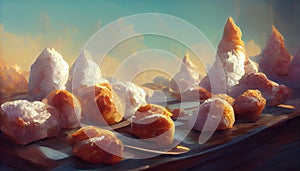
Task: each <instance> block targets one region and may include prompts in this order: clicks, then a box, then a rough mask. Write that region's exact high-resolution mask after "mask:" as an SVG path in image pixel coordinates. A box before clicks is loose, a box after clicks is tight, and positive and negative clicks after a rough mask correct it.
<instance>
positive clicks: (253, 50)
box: [245, 40, 261, 57]
mask: <svg viewBox="0 0 300 171" xmlns="http://www.w3.org/2000/svg"><path fill="white" fill-rule="evenodd" d="M245 51H246V56H248V57H252V56H257V55H259V54H260V53H261V48H260V46H259V45H257V44H256V43H255V41H254V40H250V41H248V42H247V43H246V44H245Z"/></svg>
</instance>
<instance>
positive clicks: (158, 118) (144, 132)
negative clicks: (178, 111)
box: [131, 104, 175, 146]
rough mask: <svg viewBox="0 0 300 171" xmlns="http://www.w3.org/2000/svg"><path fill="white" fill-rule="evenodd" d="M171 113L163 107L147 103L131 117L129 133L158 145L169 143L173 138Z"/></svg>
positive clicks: (173, 130)
mask: <svg viewBox="0 0 300 171" xmlns="http://www.w3.org/2000/svg"><path fill="white" fill-rule="evenodd" d="M171 116H172V114H171V113H170V112H169V111H168V110H167V109H166V108H164V107H162V106H159V105H154V104H147V105H145V106H142V107H140V108H139V109H138V111H137V112H136V113H135V114H134V116H133V117H132V122H131V133H132V134H133V135H135V136H136V137H138V138H140V139H146V140H149V141H151V142H154V143H155V144H157V145H159V146H167V145H170V144H171V143H172V142H173V140H174V134H175V125H174V122H173V120H172V119H171Z"/></svg>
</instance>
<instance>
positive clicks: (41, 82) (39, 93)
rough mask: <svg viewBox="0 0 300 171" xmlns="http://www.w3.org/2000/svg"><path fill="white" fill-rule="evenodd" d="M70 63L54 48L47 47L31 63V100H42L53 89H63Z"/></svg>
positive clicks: (29, 89)
mask: <svg viewBox="0 0 300 171" xmlns="http://www.w3.org/2000/svg"><path fill="white" fill-rule="evenodd" d="M68 77H69V65H68V63H67V62H66V61H65V60H64V59H63V57H62V55H61V54H59V53H58V52H57V51H55V50H54V48H45V49H44V50H43V51H42V53H41V54H40V55H39V56H38V57H37V59H36V61H35V62H34V63H33V64H32V65H31V69H30V77H29V83H28V94H29V98H30V100H41V99H43V98H44V97H45V96H47V95H48V94H49V93H50V92H51V91H52V90H63V89H65V84H66V82H67V80H68Z"/></svg>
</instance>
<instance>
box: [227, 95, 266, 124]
mask: <svg viewBox="0 0 300 171" xmlns="http://www.w3.org/2000/svg"><path fill="white" fill-rule="evenodd" d="M265 105H266V99H265V98H263V96H262V94H261V92H260V91H259V90H247V91H246V92H244V93H243V94H242V95H240V96H239V97H237V98H236V100H235V102H234V105H233V109H234V113H235V116H236V118H237V119H238V120H243V121H247V122H254V121H256V120H257V119H258V118H259V116H260V114H261V112H262V110H263V109H264V107H265Z"/></svg>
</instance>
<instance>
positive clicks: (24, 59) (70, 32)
mask: <svg viewBox="0 0 300 171" xmlns="http://www.w3.org/2000/svg"><path fill="white" fill-rule="evenodd" d="M42 21H43V22H42V23H41V25H42V28H43V29H42V30H43V31H44V32H40V33H39V34H37V35H25V34H15V33H12V32H9V31H6V30H5V27H4V26H3V25H2V24H1V23H0V38H1V39H0V40H1V49H0V50H1V53H0V61H1V60H3V61H4V62H5V63H9V64H17V65H19V66H20V67H21V68H22V69H23V70H29V69H30V66H31V64H32V63H33V62H34V61H35V59H36V57H37V56H38V55H39V54H40V53H41V51H42V50H43V49H44V48H46V47H53V48H54V49H56V50H57V51H58V52H59V53H61V54H62V55H63V57H64V58H65V60H66V61H67V62H68V63H69V64H70V63H72V62H73V61H74V59H75V58H76V57H77V55H78V52H79V49H76V45H75V43H74V42H73V41H72V40H73V37H74V35H76V34H77V33H78V29H77V28H76V27H74V26H71V25H65V24H62V25H61V27H59V28H53V27H52V23H51V20H50V18H49V16H48V15H47V14H45V15H43V16H42Z"/></svg>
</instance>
